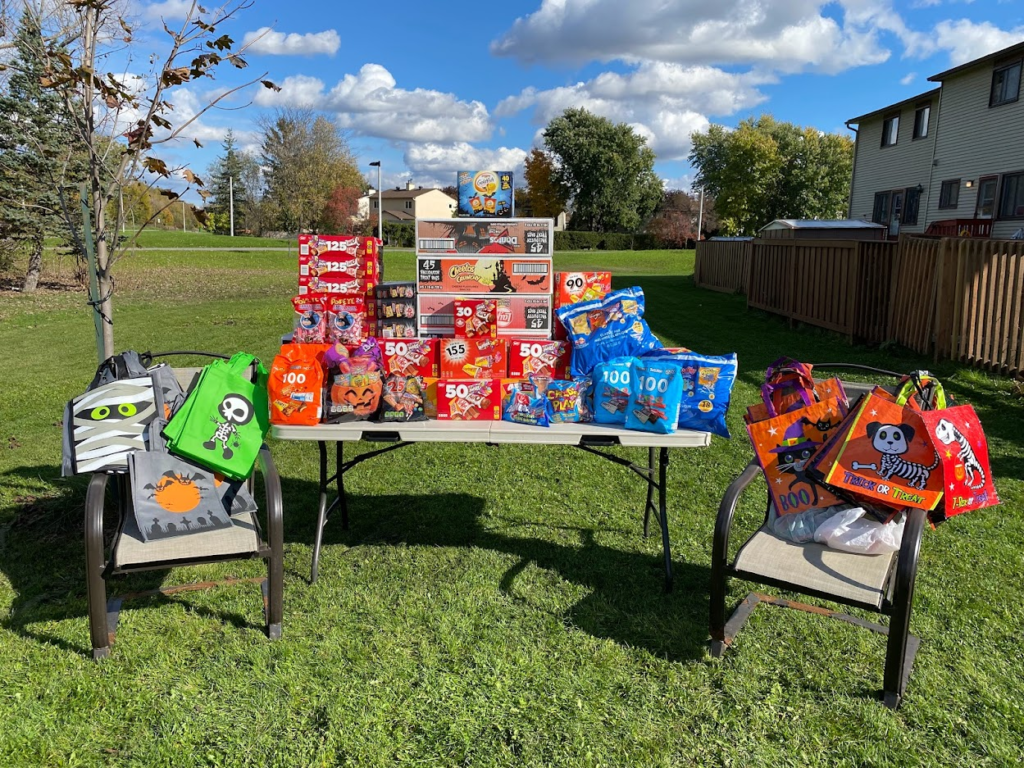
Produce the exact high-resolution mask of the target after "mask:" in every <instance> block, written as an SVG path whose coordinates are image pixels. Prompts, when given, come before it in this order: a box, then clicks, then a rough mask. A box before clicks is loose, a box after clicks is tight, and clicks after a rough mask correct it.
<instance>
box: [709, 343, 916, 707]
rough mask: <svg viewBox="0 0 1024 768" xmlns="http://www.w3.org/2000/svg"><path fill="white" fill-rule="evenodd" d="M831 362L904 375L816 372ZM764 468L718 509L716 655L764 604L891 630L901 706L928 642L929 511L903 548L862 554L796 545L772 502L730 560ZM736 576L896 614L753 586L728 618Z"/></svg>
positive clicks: (893, 676)
mask: <svg viewBox="0 0 1024 768" xmlns="http://www.w3.org/2000/svg"><path fill="white" fill-rule="evenodd" d="M829 368H852V369H860V370H864V371H868V372H871V373H874V374H880V375H884V376H894V377H899V376H900V375H901V374H898V373H894V372H892V371H883V370H880V369H877V368H869V367H867V366H858V365H847V364H841V363H825V364H820V365H815V366H814V369H815V371H818V370H825V369H829ZM843 385H844V387H845V388H846V391H847V394H848V395H849V397H850V402H851V404H852V403H853V402H854V401H856V399H857V398H858V397H859V396H860V395H861V394H865V393H867V392H868V391H870V390H871V389H872V385H870V384H862V383H855V382H846V381H844V382H843ZM890 391H891V389H890ZM760 474H761V468H760V466H759V465H758V463H757V460H756V459H754V460H752V461H751V462H750V463H749V464H748V465H747V466H746V468H745V469H744V470H743V472H742V473H741V474H740V476H739V477H737V478H736V479H735V480H734V481H733V482H732V484H730V485H729V488H728V489H727V490H726V492H725V496H723V497H722V502H721V504H720V506H719V508H718V519H717V521H716V522H715V538H714V545H713V551H712V562H711V655H712V656H715V657H720V656H722V654H724V653H725V650H726V648H727V647H729V646H730V645H732V643H733V642H734V641H735V639H736V635H737V634H738V633H739V631H740V629H741V628H742V627H743V625H744V623H745V622H746V620H747V619H748V618H749V617H750V614H751V613H752V612H753V611H754V609H755V608H756V607H757V606H758V605H760V604H761V603H767V604H770V605H776V606H781V607H784V608H796V609H799V610H803V611H808V612H810V613H814V614H817V615H822V616H827V617H830V618H834V619H840V620H842V621H846V622H849V623H851V624H855V625H857V626H859V627H863V628H865V629H869V630H871V631H873V632H878V633H880V634H883V635H887V636H888V643H887V646H886V653H885V673H884V678H883V689H884V690H883V700H884V702H885V705H886V706H887V707H889V708H891V709H895V708H897V707H898V706H899V705H900V704H901V702H902V700H903V694H904V691H905V690H906V687H907V680H908V679H909V677H910V670H911V668H912V666H913V664H914V656H915V655H916V653H917V649H918V646H919V645H920V640H919V639H918V638H917V637H914V636H913V635H911V634H910V631H909V630H910V611H911V606H912V604H913V601H914V581H915V579H916V577H917V562H918V553H919V551H920V547H921V532H922V530H923V528H924V523H925V512H924V510H921V509H914V510H911V511H910V512H909V513H908V517H907V521H906V524H905V528H904V531H903V541H902V546H901V547H900V550H899V552H896V553H892V554H888V555H885V554H883V555H861V554H855V553H849V552H843V551H840V550H836V549H830V548H829V547H826V546H825V545H823V544H816V543H808V544H794V543H793V542H790V541H787V540H785V539H782V538H780V537H778V536H776V535H775V534H773V533H772V532H771V530H770V529H769V527H768V516H769V514H770V511H771V509H770V500H769V502H768V503H767V504H766V511H765V519H764V522H763V523H762V525H761V527H760V528H758V529H757V531H756V532H755V533H754V534H753V535H752V536H751V537H750V538H749V539H747V540H746V542H745V543H744V544H743V545H742V546H740V548H739V550H738V551H737V553H736V557H735V558H734V559H733V560H732V561H731V562H730V561H729V536H730V533H731V531H732V524H733V517H734V515H735V513H736V504H737V502H738V501H739V497H740V495H741V494H742V493H743V491H744V490H745V489H746V488H747V487H748V486H749V485H750V484H751V482H753V481H754V479H755V478H757V477H758V476H759V475H760ZM766 495H767V494H766ZM730 577H731V578H737V579H742V580H744V581H750V582H755V583H758V584H765V585H768V586H771V587H775V588H777V589H781V590H785V591H791V592H798V593H800V594H804V595H808V596H811V597H816V598H821V599H824V600H829V601H832V602H836V603H840V604H842V605H849V606H853V607H855V608H861V609H863V610H866V611H871V612H874V613H880V614H883V615H886V616H889V617H891V618H890V621H889V625H888V626H887V627H886V626H882V625H879V624H875V623H873V622H869V621H864V620H862V619H860V618H856V617H853V616H849V615H847V614H844V613H840V612H838V611H833V610H829V609H826V608H822V607H818V606H811V605H805V604H803V603H798V602H794V601H792V600H787V599H784V598H781V597H775V596H772V595H766V594H761V593H759V592H751V593H750V594H748V595H747V597H746V598H745V599H744V600H743V601H742V602H741V603H740V604H739V606H738V607H737V608H736V610H735V611H734V612H733V614H732V616H731V617H730V618H729V619H728V621H726V618H725V617H726V613H725V598H726V589H727V582H728V579H729V578H730Z"/></svg>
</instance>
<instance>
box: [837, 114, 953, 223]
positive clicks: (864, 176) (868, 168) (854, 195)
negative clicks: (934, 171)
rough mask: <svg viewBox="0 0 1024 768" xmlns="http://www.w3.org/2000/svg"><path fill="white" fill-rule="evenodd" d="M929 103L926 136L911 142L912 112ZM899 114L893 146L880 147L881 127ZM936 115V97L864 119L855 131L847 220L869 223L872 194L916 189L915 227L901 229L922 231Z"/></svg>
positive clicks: (872, 207)
mask: <svg viewBox="0 0 1024 768" xmlns="http://www.w3.org/2000/svg"><path fill="white" fill-rule="evenodd" d="M927 103H930V104H931V114H930V116H929V119H928V135H927V136H926V137H925V138H921V139H916V140H915V139H914V113H915V111H916V110H917V107H918V106H923V105H924V104H927ZM895 114H899V116H900V124H899V130H898V133H897V139H896V143H895V144H894V145H892V146H889V147H883V146H882V125H883V123H884V122H885V119H886V118H888V117H890V116H891V115H895ZM938 115H939V99H938V94H935V95H934V96H931V97H927V98H923V99H921V100H920V101H917V102H912V103H907V104H903V105H901V106H900V107H898V108H894V109H893V110H892V111H891V112H882V113H879V114H877V115H873V116H871V117H869V118H867V119H865V120H864V121H863V122H862V123H861V124H860V125H859V126H858V132H857V147H856V154H855V156H854V172H853V189H852V191H851V195H850V218H851V219H863V220H865V221H870V220H871V214H872V211H873V210H874V205H875V193H876V192H887V191H892V190H897V189H907V188H908V187H916V186H917V185H918V184H920V185H921V186H923V187H924V188H925V190H924V192H922V193H921V201H920V204H919V208H918V217H917V225H916V226H908V225H904V226H902V228H901V229H902V231H904V232H923V231H924V229H925V226H926V217H925V211H926V210H927V207H926V206H928V205H929V204H930V202H929V198H930V195H929V191H930V190H929V186H928V170H929V167H930V165H931V159H932V150H933V148H934V145H935V137H936V123H937V121H938Z"/></svg>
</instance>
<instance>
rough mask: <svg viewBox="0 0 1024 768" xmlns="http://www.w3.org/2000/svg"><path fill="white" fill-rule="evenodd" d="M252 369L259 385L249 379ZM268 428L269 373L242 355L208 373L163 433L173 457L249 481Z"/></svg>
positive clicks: (215, 365) (212, 366)
mask: <svg viewBox="0 0 1024 768" xmlns="http://www.w3.org/2000/svg"><path fill="white" fill-rule="evenodd" d="M252 367H255V370H256V381H255V383H254V382H253V381H251V379H250V376H249V372H250V369H251V368H252ZM269 429H270V410H269V407H268V403H267V369H266V368H265V367H264V365H263V363H261V362H260V360H259V358H257V357H254V356H253V355H248V354H245V353H244V352H239V353H238V354H236V355H234V356H233V357H232V358H231V359H230V360H228V361H224V360H217V361H215V362H213V363H210V364H209V365H207V366H206V367H205V368H203V371H202V373H200V374H199V380H198V381H197V382H196V385H195V387H194V388H193V389H192V392H191V393H190V394H189V396H188V397H187V398H186V400H185V403H184V404H183V405H182V406H181V408H180V409H179V410H178V412H177V413H176V414H174V416H173V418H171V420H170V422H169V423H168V424H167V426H166V427H165V428H164V433H163V434H164V438H165V439H166V441H167V448H168V450H170V452H171V453H176V454H178V455H179V456H183V457H184V458H186V459H191V460H192V461H194V462H196V463H197V464H199V465H201V466H203V467H206V468H207V469H211V470H214V471H216V472H220V473H221V474H222V475H224V476H225V477H230V478H232V479H233V480H244V479H245V478H247V477H248V476H249V475H250V474H252V469H253V467H254V466H255V464H256V458H257V456H258V454H259V451H260V447H261V446H262V445H263V438H265V437H266V435H267V431H268V430H269Z"/></svg>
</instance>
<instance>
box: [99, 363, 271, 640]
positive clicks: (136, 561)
mask: <svg viewBox="0 0 1024 768" xmlns="http://www.w3.org/2000/svg"><path fill="white" fill-rule="evenodd" d="M185 354H187V355H199V356H204V357H215V358H221V359H226V358H225V356H224V355H216V354H211V353H207V352H192V351H187V352H157V353H145V354H143V355H141V356H140V357H141V358H142V360H143V362H144V364H146V365H147V366H148V365H149V364H150V363H151V362H152V360H153V358H156V357H166V356H169V355H185ZM199 371H200V369H199V368H175V369H174V374H175V376H176V378H177V379H178V382H179V383H180V384H181V387H182V389H184V390H185V392H186V393H187V392H189V391H191V388H192V386H193V385H194V384H195V381H196V379H197V377H198V375H199ZM257 467H258V470H259V472H260V473H261V474H262V476H263V485H264V489H265V491H266V504H265V510H264V511H265V513H266V531H267V536H266V539H264V536H263V533H262V531H261V527H260V522H259V519H258V516H257V514H256V513H253V512H247V513H242V514H236V515H233V516H232V521H233V525H232V526H231V527H230V528H227V529H221V530H215V531H205V532H202V533H191V534H188V535H187V536H180V537H174V538H167V539H157V540H155V541H149V542H146V541H143V539H142V535H141V534H140V533H139V529H138V525H137V523H136V522H135V515H134V514H133V512H132V510H131V506H130V505H131V498H132V489H131V487H130V480H129V477H128V475H126V474H118V475H110V474H107V473H97V474H94V475H93V476H92V480H91V481H90V482H89V488H88V492H87V494H86V501H85V562H86V574H87V589H88V596H89V631H90V635H91V639H92V655H93V658H94V659H101V658H105V657H106V656H109V655H110V646H111V644H112V643H113V642H114V636H115V634H116V632H117V623H118V617H119V615H120V611H121V604H122V602H123V601H124V600H126V599H129V598H140V597H148V596H153V595H157V594H162V595H169V594H175V593H177V592H184V591H192V590H197V589H206V588H209V587H212V586H217V585H223V584H229V583H237V582H239V581H241V582H258V583H259V584H260V588H261V590H262V592H263V610H264V616H265V619H266V624H267V636H268V637H270V639H272V640H274V639H277V638H279V637H280V636H281V617H282V613H283V603H284V584H283V582H284V533H283V524H282V517H281V506H282V505H281V481H280V478H279V477H278V474H277V469H276V468H275V467H274V461H273V459H272V458H271V456H270V450H269V449H268V448H267V446H266V445H263V447H262V448H261V450H260V454H259V461H258V464H257ZM254 475H255V472H254ZM252 482H253V478H250V479H249V487H250V490H251V489H252ZM108 486H112V487H109V488H108ZM108 491H110V492H108ZM108 498H109V499H111V501H112V502H113V505H114V507H115V508H116V511H117V515H118V521H117V525H116V528H115V529H114V532H113V536H112V539H111V542H110V545H109V546H105V545H104V538H105V536H104V529H103V517H104V509H105V507H106V502H107V500H108ZM254 558H261V559H263V560H265V561H266V563H267V575H266V577H259V578H256V579H241V580H236V579H232V580H226V581H221V582H203V583H200V584H187V585H182V586H171V587H164V588H161V589H155V590H149V591H146V592H139V593H134V594H131V595H124V596H119V597H113V598H111V599H110V600H109V601H108V600H107V580H108V579H110V578H111V577H113V576H117V575H120V574H127V573H135V572H138V571H152V570H163V569H169V568H175V567H178V566H188V565H202V564H206V563H215V562H222V561H227V560H245V559H254Z"/></svg>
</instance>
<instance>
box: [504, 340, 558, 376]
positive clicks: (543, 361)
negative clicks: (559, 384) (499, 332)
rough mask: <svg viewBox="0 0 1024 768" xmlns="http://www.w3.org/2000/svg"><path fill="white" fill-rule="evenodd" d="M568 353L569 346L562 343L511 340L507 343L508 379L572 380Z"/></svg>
mask: <svg viewBox="0 0 1024 768" xmlns="http://www.w3.org/2000/svg"><path fill="white" fill-rule="evenodd" d="M569 353H570V347H569V344H568V342H564V341H546V340H541V339H512V340H511V341H509V343H508V377H509V378H510V379H525V378H528V377H530V376H543V377H546V378H550V379H569V378H572V377H571V376H570V375H569Z"/></svg>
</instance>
